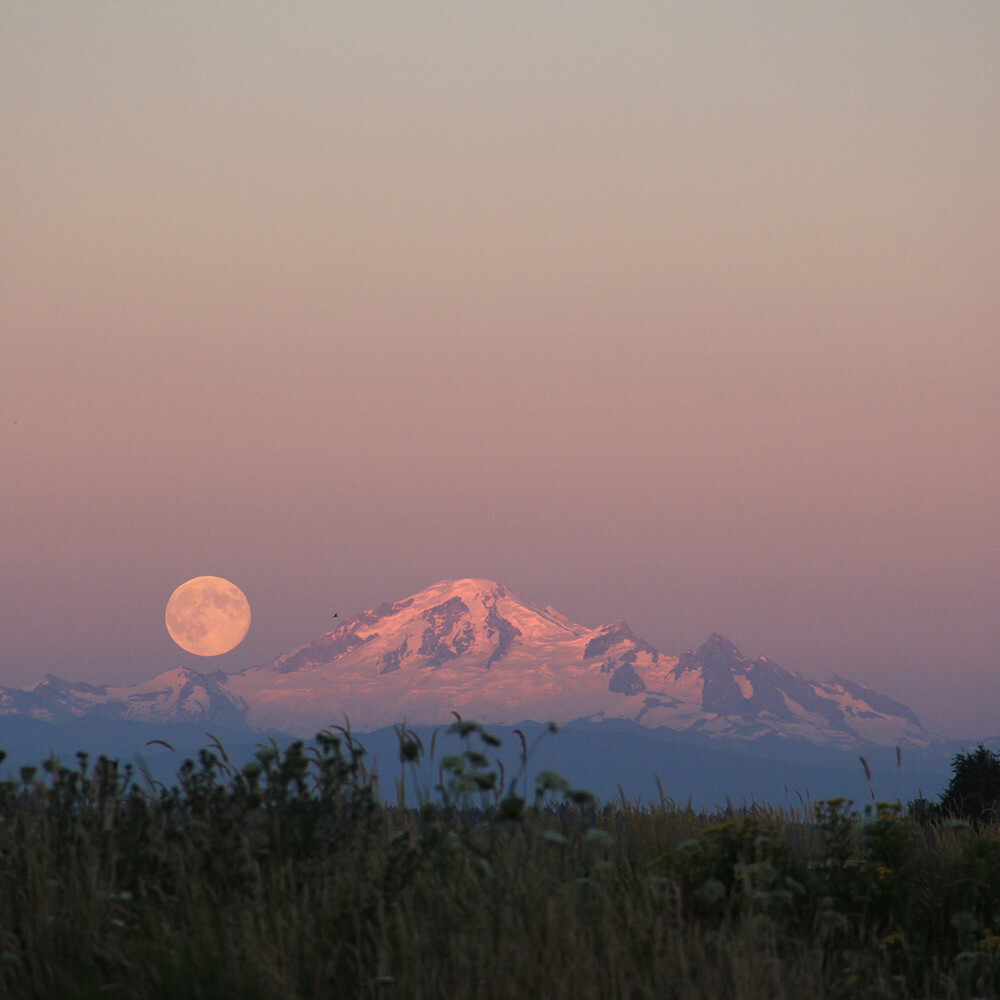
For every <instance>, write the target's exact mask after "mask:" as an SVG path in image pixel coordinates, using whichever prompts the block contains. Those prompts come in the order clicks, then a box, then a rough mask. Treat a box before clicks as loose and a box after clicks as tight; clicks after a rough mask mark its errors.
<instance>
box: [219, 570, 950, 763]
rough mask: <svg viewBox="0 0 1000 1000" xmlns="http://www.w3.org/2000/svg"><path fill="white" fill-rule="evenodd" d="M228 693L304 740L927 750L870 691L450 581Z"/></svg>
mask: <svg viewBox="0 0 1000 1000" xmlns="http://www.w3.org/2000/svg"><path fill="white" fill-rule="evenodd" d="M225 689H226V690H227V691H228V692H230V693H231V694H232V695H233V696H234V698H235V699H237V700H239V701H241V702H243V703H245V704H246V705H247V706H248V719H249V721H250V723H251V724H252V725H254V726H255V727H259V728H263V727H273V728H278V729H285V730H288V731H291V732H296V733H300V734H303V735H307V734H310V733H312V732H314V731H315V730H317V729H320V728H322V727H324V726H328V725H330V724H331V723H336V722H342V721H343V719H344V718H345V717H347V718H349V719H350V721H351V724H352V726H354V727H355V728H356V729H359V730H362V731H363V730H369V729H375V728H379V727H381V726H386V725H391V724H393V723H397V722H402V721H404V720H405V721H406V722H408V723H409V724H411V725H418V724H433V723H442V722H447V721H450V719H451V717H452V716H451V713H452V711H457V712H459V713H460V714H462V715H463V716H466V717H470V718H475V719H477V720H479V721H482V722H486V723H493V724H508V723H514V722H520V721H522V720H524V719H535V720H539V721H545V720H549V719H554V720H556V721H557V722H567V721H570V720H572V719H578V718H623V719H634V720H636V721H638V722H640V723H641V724H642V725H645V726H650V727H656V726H667V727H669V728H672V729H686V730H697V731H700V732H703V733H706V734H708V735H712V736H718V737H734V738H739V739H749V740H754V739H759V738H761V737H762V736H766V735H778V736H785V737H797V738H803V739H808V740H812V741H814V742H819V743H826V744H831V745H839V746H855V745H861V744H863V743H865V742H874V743H881V744H892V743H900V744H904V745H918V746H924V745H927V744H928V743H929V742H930V741H931V740H932V739H933V738H932V737H931V736H930V735H929V734H927V733H926V732H925V731H924V730H923V728H922V727H921V725H920V722H919V720H918V719H917V718H916V716H915V715H914V714H913V713H912V712H911V711H910V710H909V709H907V708H906V707H905V706H903V705H900V704H898V703H897V702H894V701H892V700H891V699H888V698H885V697H883V696H880V695H877V694H876V693H875V692H873V691H869V690H868V689H867V688H864V687H862V686H861V685H857V684H851V683H850V682H847V681H843V680H840V679H836V678H835V679H834V680H831V681H830V682H828V683H826V684H815V683H812V682H810V681H806V680H804V679H803V678H802V677H800V676H798V675H797V674H793V673H791V672H789V671H787V670H784V669H783V668H782V667H779V666H778V665H777V664H775V663H771V662H770V661H768V660H766V659H764V658H760V659H759V660H756V661H751V660H748V659H747V658H745V657H743V656H742V654H740V652H739V650H738V649H736V647H735V646H734V645H733V644H732V643H731V642H729V641H728V640H727V639H725V638H723V637H722V636H719V635H713V636H711V638H710V639H709V640H708V642H706V643H705V644H704V645H703V646H702V647H700V648H699V649H698V650H696V651H692V652H688V653H685V654H684V655H683V656H682V657H680V658H678V657H672V656H664V655H663V654H661V653H660V652H659V651H657V650H656V649H654V648H653V647H652V646H651V645H649V644H648V643H646V642H644V641H643V640H641V639H639V638H638V637H636V636H635V635H634V634H633V633H632V631H631V630H630V629H629V627H628V626H627V625H626V624H625V623H624V622H621V621H618V622H614V623H612V624H610V625H603V626H600V627H598V628H593V629H591V628H587V627H586V626H584V625H579V624H576V623H574V622H572V621H570V620H569V619H568V618H566V617H565V616H564V615H562V614H560V613H559V612H557V611H555V610H554V609H553V608H550V607H546V608H541V607H539V606H538V605H535V604H532V603H530V602H529V601H526V600H524V599H523V598H521V597H519V596H518V595H517V594H515V593H514V592H513V591H511V590H509V589H508V588H506V587H504V586H503V585H502V584H499V583H495V582H493V581H491V580H477V579H466V580H446V581H442V582H441V583H437V584H435V585H434V586H432V587H428V588H427V589H426V590H423V591H421V592H420V593H418V594H414V595H413V596H411V597H408V598H406V599H405V600H402V601H397V602H396V603H394V604H388V603H387V604H383V605H382V606H381V607H379V608H376V609H374V610H371V611H365V612H363V613H362V614H360V615H358V616H357V617H356V618H354V619H352V620H350V621H348V622H345V623H344V624H343V625H342V626H341V627H340V628H338V629H337V630H336V631H335V632H331V633H329V634H328V635H325V636H322V637H320V638H318V639H315V640H313V641H312V642H309V643H306V644H305V645H303V646H300V647H298V648H297V649H295V650H292V651H291V652H289V653H286V654H285V655H283V656H281V657H279V658H278V659H277V660H275V661H274V662H273V663H270V664H268V665H266V666H263V667H253V668H250V669H248V670H245V671H242V672H241V673H239V674H232V675H230V676H229V677H228V678H227V679H226V681H225Z"/></svg>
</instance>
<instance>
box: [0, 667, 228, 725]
mask: <svg viewBox="0 0 1000 1000" xmlns="http://www.w3.org/2000/svg"><path fill="white" fill-rule="evenodd" d="M225 677H226V675H225V674H223V673H221V672H218V671H216V672H214V673H210V674H200V673H197V672H196V671H194V670H188V669H187V668H186V667H177V668H175V669H174V670H167V671H164V672H163V673H161V674H158V675H157V676H156V677H154V678H152V679H151V680H148V681H143V682H142V683H140V684H135V685H120V686H108V685H99V686H98V685H93V684H84V683H73V682H70V681H65V680H63V679H62V678H61V677H56V676H55V675H54V674H49V675H48V676H47V677H46V678H45V679H44V680H43V681H41V682H40V683H39V684H36V685H35V686H34V687H33V688H28V689H26V690H22V689H19V688H0V716H4V715H25V716H29V717H31V718H36V719H44V720H47V721H50V722H55V721H59V720H60V719H69V718H78V717H80V716H82V715H85V714H94V715H102V716H106V717H109V718H115V719H134V720H137V721H144V722H157V721H178V720H185V719H186V720H190V721H202V720H214V721H220V720H226V721H238V720H242V719H243V717H244V716H245V712H246V706H245V705H243V704H242V703H241V702H239V701H237V700H235V699H234V698H233V696H232V695H231V694H230V693H229V692H228V691H227V690H226V688H225V686H224V681H225Z"/></svg>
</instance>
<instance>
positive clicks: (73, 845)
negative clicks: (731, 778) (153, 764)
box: [0, 720, 1000, 1000]
mask: <svg viewBox="0 0 1000 1000" xmlns="http://www.w3.org/2000/svg"><path fill="white" fill-rule="evenodd" d="M398 736H399V752H400V757H401V759H402V760H403V761H404V762H405V764H406V768H405V769H404V779H403V781H404V782H408V787H405V786H404V785H403V783H402V782H401V784H400V787H398V788H397V789H396V790H395V791H396V804H395V805H393V804H387V803H386V802H385V801H384V799H383V797H382V795H380V793H379V789H378V787H377V778H376V776H375V775H374V774H372V773H370V771H369V769H368V767H367V762H366V755H365V751H364V749H363V747H362V746H361V745H360V744H359V743H358V741H357V740H356V739H355V738H354V737H353V736H352V735H351V734H350V733H349V732H347V731H344V730H333V731H328V732H323V733H320V734H318V735H317V737H316V738H315V740H314V741H312V742H310V743H308V744H304V743H296V744H293V745H292V746H291V747H290V748H288V749H286V750H281V749H279V748H278V747H277V746H275V745H269V744H264V745H261V746H260V748H259V750H258V753H257V756H256V758H255V759H254V760H252V761H251V762H250V763H249V764H245V765H243V766H242V767H236V766H234V765H233V764H232V763H230V761H229V760H228V758H227V755H226V751H225V748H224V747H223V746H222V745H220V744H219V743H218V742H214V743H211V744H209V745H208V746H206V748H205V749H203V750H202V751H201V753H200V755H199V756H198V758H197V759H196V760H191V761H187V762H185V763H184V765H183V766H182V767H181V768H180V770H179V771H178V773H177V778H176V781H175V782H174V783H172V784H170V785H164V784H161V783H159V782H156V781H155V780H153V779H152V778H150V777H148V776H143V775H142V774H141V773H136V772H135V771H134V770H133V769H132V768H131V767H120V766H119V764H118V763H117V762H115V761H113V760H109V759H107V758H99V759H97V760H96V761H90V760H88V759H87V758H86V757H85V756H84V755H80V756H79V758H78V759H77V760H76V761H75V762H74V763H73V765H72V766H70V765H69V764H67V763H61V762H59V761H57V760H54V759H50V760H47V761H44V762H43V763H41V765H40V766H39V767H37V768H32V767H26V768H22V769H21V772H20V774H19V775H17V776H15V777H12V778H11V779H10V780H7V781H5V782H2V783H0V996H3V997H10V998H29V997H30V998H49V997H54V996H59V997H64V998H66V1000H76V998H79V1000H82V998H97V997H104V998H106V997H128V998H135V1000H145V998H163V1000H166V998H171V1000H176V998H182V997H183V998H187V997H191V998H206V1000H208V998H234V1000H235V998H240V1000H255V998H259V1000H264V998H267V1000H312V998H339V997H344V998H349V997H363V998H373V1000H375V998H377V1000H390V998H392V1000H395V998H399V1000H403V998H407V1000H410V998H412V1000H417V998H424V1000H439V998H482V1000H501V998H502V1000H510V998H520V997H531V996H539V997H547V998H566V1000H570V998H572V1000H585V998H594V1000H597V998H602V1000H603V998H628V1000H639V998H647V997H648V998H654V997H655V998H677V1000H689V998H690V1000H694V998H705V1000H708V998H719V997H726V998H740V1000H756V998H765V997H766V998H786V997H787V998H790V1000H791V998H796V1000H805V998H811V997H829V998H840V997H844V998H846V997H864V998H881V997H886V998H924V997H927V998H930V997H935V998H951V997H955V998H959V997H962V998H972V997H986V996H996V995H998V993H1000V825H998V824H991V823H988V822H987V823H978V824H975V825H971V824H970V823H969V822H966V821H965V820H961V819H955V818H948V817H946V816H932V815H928V813H927V810H917V809H908V808H906V807H904V806H903V805H902V804H901V803H874V802H869V803H867V804H866V805H862V806H861V807H860V808H856V807H855V806H854V804H853V803H851V802H849V801H846V800H831V801H826V802H820V803H817V804H816V805H815V806H814V807H812V808H809V809H807V808H805V807H803V808H802V809H800V810H789V809H769V808H767V807H763V806H752V807H746V808H733V807H729V808H726V809H723V810H719V811H716V812H714V813H699V812H695V811H694V810H692V809H690V808H684V807H681V806H678V805H675V804H674V803H672V802H670V801H667V800H664V801H661V802H659V803H656V804H652V805H644V806H640V805H635V804H631V803H629V802H628V801H625V800H624V799H623V800H620V801H618V802H612V803H603V804H602V803H598V802H597V801H596V800H594V799H593V797H592V796H590V795H589V793H588V792H586V791H585V790H581V789H574V788H571V787H569V786H568V784H567V783H566V781H565V780H564V779H562V778H561V777H560V776H559V775H558V774H556V773H553V772H551V771H541V772H537V773H532V771H531V766H530V765H531V747H529V746H528V745H527V744H523V745H522V747H521V755H520V759H521V765H522V766H521V770H520V771H519V772H518V773H516V774H505V773H504V772H503V768H502V767H498V766H497V765H496V763H495V760H494V758H493V757H492V756H491V755H492V754H493V752H494V750H495V749H496V744H497V738H496V737H495V736H493V735H491V734H490V732H489V731H487V730H485V729H483V728H482V727H480V726H478V725H477V724H476V723H473V722H468V721H461V720H459V721H457V722H456V723H455V724H454V725H453V726H451V727H450V729H449V730H448V731H447V732H444V731H442V733H441V739H440V740H439V741H437V742H439V743H440V744H441V745H440V746H437V745H435V746H425V745H424V744H423V743H421V741H420V740H419V739H418V738H417V737H416V736H414V735H413V734H411V733H409V732H407V730H405V729H403V728H400V729H399V730H398ZM446 743H447V744H449V745H448V746H445V744H446ZM445 749H447V751H448V752H444V750H445ZM428 776H432V777H428Z"/></svg>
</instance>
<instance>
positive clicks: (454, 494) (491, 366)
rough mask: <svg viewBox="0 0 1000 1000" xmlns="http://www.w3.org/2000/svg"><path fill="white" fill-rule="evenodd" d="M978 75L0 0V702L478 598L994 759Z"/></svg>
mask: <svg viewBox="0 0 1000 1000" xmlns="http://www.w3.org/2000/svg"><path fill="white" fill-rule="evenodd" d="M998 53H1000V5H997V4H986V3H979V2H976V3H962V2H957V3H949V4H942V3H940V2H937V0H934V2H913V0H906V2H897V3H893V2H887V0H883V2H879V3H877V4H839V3H824V4H802V3H800V2H798V0H787V2H780V0H773V2H767V3H765V2H757V3H745V4H734V3H725V4H724V3H714V2H706V0H687V2H676V3H674V2H663V0H656V2H638V0H636V2H622V3H611V2H610V0H603V2H585V0H574V2H572V3H570V2H556V0H533V2H530V3H526V2H516V0H501V2H488V0H484V2H477V3H469V2H467V0H464V2H460V3H459V2H455V3H446V2H441V0H426V2H423V3H410V2H406V3H401V2H396V3H380V2H374V0H373V2H367V0H366V2H363V3H362V2H343V3H319V2H314V3H313V2H310V3H297V4H280V5H279V4H271V3H263V2H246V0H241V2H239V3H225V2H218V0H217V2H213V3H211V4H204V3H201V2H179V0H172V2H171V3H153V2H147V0H128V2H126V0H122V2H118V3H111V2H101V0H94V2H90V3H86V4H67V3H54V2H47V0H31V2H24V3H6V4H3V5H2V6H0V108H2V114H0V164H2V167H0V176H2V178H3V181H2V184H0V255H2V257H0V505H2V507H0V509H2V522H0V523H2V528H0V531H2V535H0V538H2V545H0V684H6V685H18V686H23V685H29V684H32V683H35V682H36V681H38V680H40V679H41V678H42V676H43V675H44V674H45V673H46V672H50V671H51V672H55V673H58V674H60V675H62V676H64V677H67V678H69V679H73V680H88V681H93V682H104V681H107V682H112V681H114V682H126V681H138V680H142V679H145V678H148V677H150V676H151V675H152V674H154V673H156V672H159V671H160V670H163V669H167V668H170V667H174V666H177V665H178V664H181V663H183V664H184V665H188V666H193V667H196V668H197V669H212V668H223V669H236V668H239V667H242V666H247V665H250V664H253V663H261V662H265V661H266V660H269V659H270V658H272V657H273V656H275V655H277V654H279V653H281V652H284V651H285V650H287V649H289V648H291V647H293V646H295V645H297V644H299V643H301V642H304V641H306V640H308V639H311V638H313V637H315V636H317V635H319V634H322V633H324V632H326V631H328V630H329V629H330V628H332V627H333V625H334V624H335V623H334V622H333V621H332V617H331V616H332V615H333V613H334V612H335V611H337V612H339V613H340V616H341V618H343V617H345V616H348V615H351V614H354V613H356V612H358V611H360V610H362V609H364V608H368V607H372V606H374V605H375V604H378V603H379V602H381V601H382V600H384V599H398V598H401V597H404V596H406V595H408V594H409V593H411V592H413V591H415V590H419V589H421V588H423V587H425V586H427V585H429V584H431V583H432V582H434V581H436V580H439V579H442V578H447V577H459V576H484V577H490V578H494V579H498V580H500V581H502V582H504V583H505V584H507V585H508V586H509V587H511V588H513V589H514V590H515V591H517V592H519V593H521V594H522V595H523V596H525V597H526V598H528V599H530V600H534V601H536V602H538V603H541V604H552V605H554V606H556V607H557V608H559V609H560V610H562V611H564V612H565V613H566V614H568V615H569V616H570V617H572V618H574V619H576V620H578V621H582V622H584V623H586V624H590V625H597V624H600V623H602V622H607V621H611V620H613V619H615V618H619V617H624V618H625V619H626V620H628V621H629V623H630V624H631V625H632V627H633V629H634V630H635V631H636V632H637V633H638V634H639V635H641V636H642V637H644V638H645V639H647V640H648V641H650V642H652V643H653V644H654V645H656V646H657V647H658V648H660V649H661V650H663V651H664V652H668V653H679V652H681V651H683V650H684V649H686V648H690V647H692V646H696V645H698V644H700V643H701V642H702V641H704V639H705V637H706V636H707V635H708V633H709V632H710V631H712V630H717V631H720V632H722V633H724V634H726V635H728V636H729V637H730V638H731V639H732V640H733V641H734V642H735V643H736V644H737V645H738V646H740V647H741V649H742V650H743V652H744V653H746V654H748V655H752V656H757V655H766V656H768V657H770V658H772V659H774V660H776V661H778V662H779V663H781V664H782V665H783V666H786V667H789V668H791V669H795V670H798V671H800V672H801V673H803V674H804V675H805V676H807V677H809V678H813V679H825V678H827V677H829V676H830V675H831V674H833V673H840V674H842V675H844V676H846V677H849V678H852V679H855V680H857V681H860V682H862V683H865V684H868V685H871V686H873V687H876V688H877V689H879V690H882V691H884V692H885V693H888V694H890V695H892V696H894V697H896V698H898V699H900V700H902V701H904V702H906V703H908V704H910V705H911V706H912V707H913V708H914V709H915V710H916V711H917V712H918V714H919V715H920V716H921V718H922V719H923V720H924V722H925V724H927V725H929V726H931V727H932V728H935V729H937V730H939V731H942V732H944V733H946V734H948V735H959V736H972V737H979V736H987V735H993V734H995V733H998V732H1000V614H998V597H1000V559H998V555H1000V545H998V543H1000V504H998V486H1000V323H998V320H1000V280H998V271H1000V225H998V219H1000V57H998ZM202 574H213V575H219V576H224V577H227V578H229V579H231V580H233V581H234V582H235V583H236V584H238V586H239V587H240V588H242V590H243V591H244V592H245V593H246V595H247V597H248V599H249V601H250V604H251V607H252V609H253V625H252V626H251V629H250V633H249V635H248V636H247V639H246V640H245V641H244V643H243V644H242V645H241V646H240V647H239V648H238V649H237V650H236V651H235V652H233V653H231V654H227V655H226V656H224V657H219V658H215V659H202V658H198V657H194V656H191V655H189V654H186V653H184V652H183V651H181V650H179V649H178V648H177V647H176V646H174V645H173V643H172V642H171V640H170V638H169V636H168V635H167V632H166V629H165V627H164V623H163V610H164V607H165V605H166V601H167V598H168V597H169V596H170V594H171V592H172V591H173V589H174V588H175V587H176V586H177V585H178V584H180V583H181V582H183V581H184V580H186V579H188V578H189V577H193V576H199V575H202Z"/></svg>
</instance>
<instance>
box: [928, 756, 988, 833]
mask: <svg viewBox="0 0 1000 1000" xmlns="http://www.w3.org/2000/svg"><path fill="white" fill-rule="evenodd" d="M951 767H952V777H951V781H950V782H949V784H948V787H947V788H946V789H945V791H944V794H943V795H942V796H941V804H940V811H941V812H942V813H943V814H945V815H948V816H955V817H959V818H961V819H966V820H969V821H970V822H973V823H982V822H984V821H987V820H994V819H996V818H997V817H998V813H1000V756H998V755H997V754H995V753H994V752H993V751H992V750H987V749H986V747H984V746H983V744H982V743H980V744H979V746H977V747H976V749H975V750H973V751H972V753H957V754H955V756H954V757H953V758H952V762H951Z"/></svg>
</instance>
